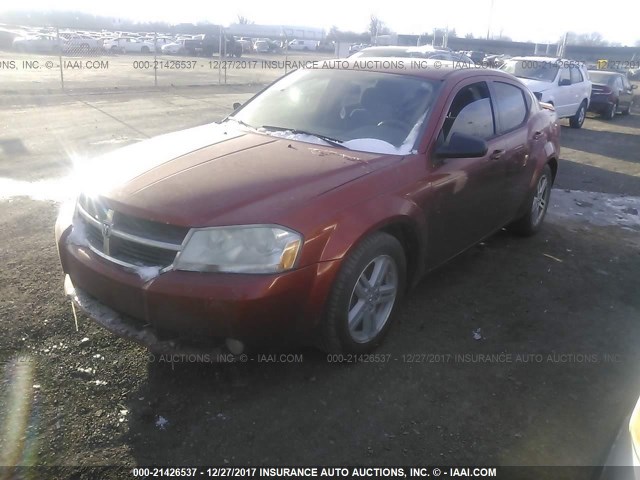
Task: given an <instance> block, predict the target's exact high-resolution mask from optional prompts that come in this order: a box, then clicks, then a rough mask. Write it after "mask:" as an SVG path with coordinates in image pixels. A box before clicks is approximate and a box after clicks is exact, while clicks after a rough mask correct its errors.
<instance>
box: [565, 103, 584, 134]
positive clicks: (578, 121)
mask: <svg viewBox="0 0 640 480" xmlns="http://www.w3.org/2000/svg"><path fill="white" fill-rule="evenodd" d="M586 116H587V105H586V103H585V102H582V103H581V104H580V108H578V111H577V112H576V114H575V115H574V116H573V117H571V118H570V119H569V125H570V126H571V128H582V124H583V123H584V119H585V117H586Z"/></svg>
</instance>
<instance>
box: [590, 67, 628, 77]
mask: <svg viewBox="0 0 640 480" xmlns="http://www.w3.org/2000/svg"><path fill="white" fill-rule="evenodd" d="M589 73H602V74H604V75H609V76H612V77H613V76H614V75H622V76H624V73H622V72H613V71H611V70H600V69H596V68H593V69H590V70H589Z"/></svg>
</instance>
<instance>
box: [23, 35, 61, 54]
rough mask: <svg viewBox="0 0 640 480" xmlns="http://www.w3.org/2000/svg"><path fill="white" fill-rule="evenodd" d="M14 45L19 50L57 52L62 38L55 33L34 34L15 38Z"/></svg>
mask: <svg viewBox="0 0 640 480" xmlns="http://www.w3.org/2000/svg"><path fill="white" fill-rule="evenodd" d="M12 46H13V48H14V50H17V51H18V52H57V51H58V50H59V49H60V48H61V46H62V40H61V39H58V38H57V37H55V36H53V35H32V36H28V37H16V38H14V39H13V42H12Z"/></svg>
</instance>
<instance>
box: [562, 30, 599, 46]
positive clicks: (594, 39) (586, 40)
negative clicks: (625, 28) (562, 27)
mask: <svg viewBox="0 0 640 480" xmlns="http://www.w3.org/2000/svg"><path fill="white" fill-rule="evenodd" d="M567 44H571V45H586V46H590V47H606V46H607V45H609V42H607V41H606V40H605V39H604V37H603V36H602V34H600V33H598V32H591V33H580V34H577V33H574V32H569V34H568V35H567Z"/></svg>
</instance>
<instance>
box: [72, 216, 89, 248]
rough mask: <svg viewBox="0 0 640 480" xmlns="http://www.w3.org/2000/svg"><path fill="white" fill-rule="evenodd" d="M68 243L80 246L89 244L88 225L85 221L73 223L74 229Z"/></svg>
mask: <svg viewBox="0 0 640 480" xmlns="http://www.w3.org/2000/svg"><path fill="white" fill-rule="evenodd" d="M67 243H68V244H69V245H76V246H78V247H88V246H89V240H88V239H87V227H86V226H85V225H84V223H81V222H74V223H73V229H72V230H71V233H70V234H69V236H68V237H67Z"/></svg>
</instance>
